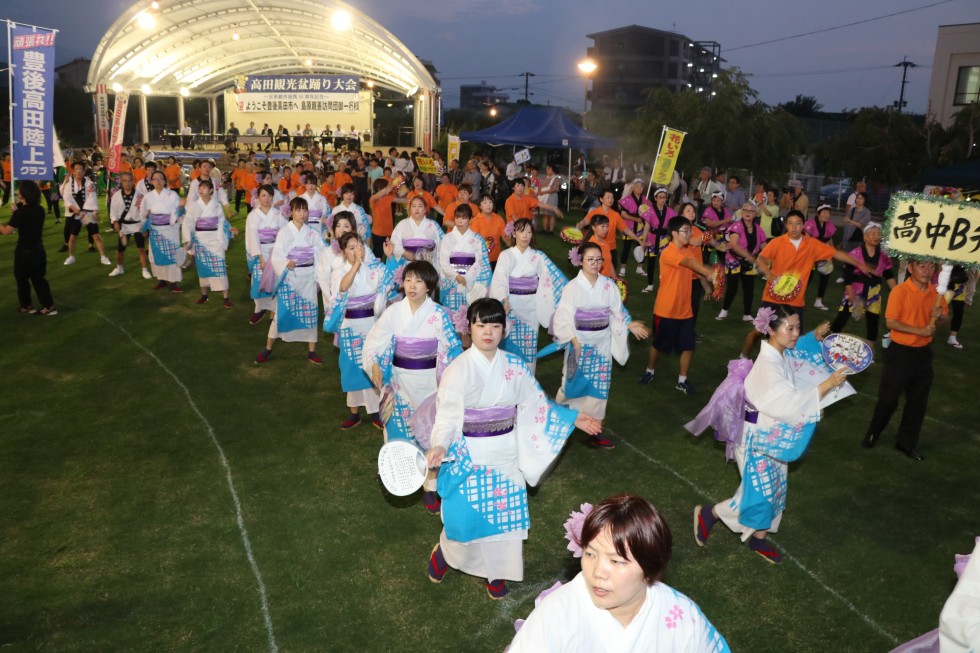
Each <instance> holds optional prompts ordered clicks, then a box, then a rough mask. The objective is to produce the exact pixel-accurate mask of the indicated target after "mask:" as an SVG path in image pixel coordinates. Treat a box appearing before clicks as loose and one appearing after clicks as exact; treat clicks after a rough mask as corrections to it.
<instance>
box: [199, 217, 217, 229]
mask: <svg viewBox="0 0 980 653" xmlns="http://www.w3.org/2000/svg"><path fill="white" fill-rule="evenodd" d="M217 230H218V218H198V219H197V222H196V223H194V231H217Z"/></svg>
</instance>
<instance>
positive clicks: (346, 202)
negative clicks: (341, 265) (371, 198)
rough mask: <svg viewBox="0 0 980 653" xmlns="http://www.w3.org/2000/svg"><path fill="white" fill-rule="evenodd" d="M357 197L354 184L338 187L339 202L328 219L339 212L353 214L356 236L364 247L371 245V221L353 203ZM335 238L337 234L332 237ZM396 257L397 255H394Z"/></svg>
mask: <svg viewBox="0 0 980 653" xmlns="http://www.w3.org/2000/svg"><path fill="white" fill-rule="evenodd" d="M356 195H357V190H356V189H355V188H354V184H344V185H343V186H341V187H340V201H339V202H337V206H335V207H333V211H331V213H330V217H331V218H332V219H333V218H336V216H337V214H338V213H340V212H341V211H349V212H351V213H353V214H354V219H355V220H356V221H357V234H358V235H359V236H360V237H361V241H362V242H363V243H364V244H365V245H370V244H371V224H372V219H371V216H369V215H368V214H367V213H365V212H364V209H363V208H362V207H361V205H360V204H357V203H356V202H354V197H355V196H356ZM332 221H333V220H331V222H330V223H328V224H327V228H328V229H331V228H332ZM333 237H334V238H337V234H334V235H333ZM396 255H397V253H396Z"/></svg>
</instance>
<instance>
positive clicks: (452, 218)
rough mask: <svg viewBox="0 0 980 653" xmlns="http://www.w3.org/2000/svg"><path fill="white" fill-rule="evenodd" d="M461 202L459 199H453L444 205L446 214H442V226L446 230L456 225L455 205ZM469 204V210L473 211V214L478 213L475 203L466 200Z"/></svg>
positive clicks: (476, 214)
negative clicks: (453, 200)
mask: <svg viewBox="0 0 980 653" xmlns="http://www.w3.org/2000/svg"><path fill="white" fill-rule="evenodd" d="M460 204H462V202H460V201H455V202H453V203H452V204H450V205H449V206H447V207H446V215H444V216H442V226H443V227H445V228H446V229H447V230H451V229H452V228H453V227H455V226H456V207H457V206H459V205H460ZM467 204H469V205H470V211H473V216H474V217H475V216H478V215H480V209H478V208H477V206H476V204H474V203H473V202H467Z"/></svg>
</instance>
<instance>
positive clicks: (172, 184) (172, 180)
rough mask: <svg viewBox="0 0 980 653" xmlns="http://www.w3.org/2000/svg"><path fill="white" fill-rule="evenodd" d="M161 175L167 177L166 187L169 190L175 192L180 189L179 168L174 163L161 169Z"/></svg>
mask: <svg viewBox="0 0 980 653" xmlns="http://www.w3.org/2000/svg"><path fill="white" fill-rule="evenodd" d="M163 174H164V175H165V176H166V177H167V186H168V187H169V188H170V190H177V189H178V188H180V166H179V165H177V164H176V163H171V164H170V165H168V166H167V167H166V168H164V169H163Z"/></svg>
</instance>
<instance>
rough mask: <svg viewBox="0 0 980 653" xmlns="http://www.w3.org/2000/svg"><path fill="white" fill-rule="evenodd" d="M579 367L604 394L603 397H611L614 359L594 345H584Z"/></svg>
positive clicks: (600, 392)
mask: <svg viewBox="0 0 980 653" xmlns="http://www.w3.org/2000/svg"><path fill="white" fill-rule="evenodd" d="M578 366H579V369H580V370H581V371H582V374H584V375H585V378H587V379H588V380H589V381H590V382H591V383H592V385H593V386H595V389H596V390H597V391H598V392H599V394H601V395H602V397H600V398H601V399H609V386H610V384H611V382H612V361H611V360H610V359H608V358H606V357H605V356H603V355H602V354H600V353H599V350H598V349H597V348H596V347H595V346H594V345H582V355H581V356H580V357H579V361H578Z"/></svg>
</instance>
